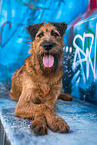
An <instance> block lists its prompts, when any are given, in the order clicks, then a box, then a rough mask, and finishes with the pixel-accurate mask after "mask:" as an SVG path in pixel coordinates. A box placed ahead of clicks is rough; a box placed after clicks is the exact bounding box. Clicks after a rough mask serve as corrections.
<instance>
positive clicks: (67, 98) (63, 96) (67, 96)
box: [58, 93, 73, 101]
mask: <svg viewBox="0 0 97 145" xmlns="http://www.w3.org/2000/svg"><path fill="white" fill-rule="evenodd" d="M58 99H61V100H64V101H72V99H73V97H72V96H71V95H70V94H68V93H65V94H64V93H61V94H60V95H59V97H58Z"/></svg>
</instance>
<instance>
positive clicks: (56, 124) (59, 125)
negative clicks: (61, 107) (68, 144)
mask: <svg viewBox="0 0 97 145" xmlns="http://www.w3.org/2000/svg"><path fill="white" fill-rule="evenodd" d="M49 128H50V129H51V130H52V131H54V132H58V133H67V132H68V131H69V129H70V127H69V126H68V124H67V123H66V122H65V121H64V120H63V119H62V118H61V117H59V116H58V117H56V118H55V119H54V121H53V123H52V124H50V126H49Z"/></svg>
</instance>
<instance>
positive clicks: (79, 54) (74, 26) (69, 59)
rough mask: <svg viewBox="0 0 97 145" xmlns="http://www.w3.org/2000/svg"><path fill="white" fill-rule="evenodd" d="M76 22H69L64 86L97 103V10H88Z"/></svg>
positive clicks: (73, 93) (67, 90) (77, 94)
mask: <svg viewBox="0 0 97 145" xmlns="http://www.w3.org/2000/svg"><path fill="white" fill-rule="evenodd" d="M77 21H78V22H77ZM77 21H74V22H73V23H71V24H70V25H69V28H68V30H67V32H66V35H65V42H66V43H65V44H66V46H65V47H64V53H65V55H64V62H63V63H64V64H63V67H64V77H63V84H64V89H65V92H69V93H72V95H73V96H75V97H78V98H80V99H83V100H88V101H91V102H95V101H96V100H97V9H95V10H92V11H91V12H86V13H85V14H83V15H82V16H81V18H80V20H79V18H78V20H77ZM67 70H68V71H67ZM67 78H68V81H66V80H67ZM66 82H69V83H67V84H66Z"/></svg>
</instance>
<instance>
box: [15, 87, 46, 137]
mask: <svg viewBox="0 0 97 145" xmlns="http://www.w3.org/2000/svg"><path fill="white" fill-rule="evenodd" d="M36 94H37V93H36ZM33 95H35V93H34V94H33V91H32V89H27V90H26V89H24V90H23V92H22V94H21V96H20V98H19V101H18V103H17V106H16V109H15V116H17V117H21V118H33V119H34V120H33V121H32V123H31V125H30V128H31V130H32V132H33V133H34V134H35V135H44V134H47V132H48V128H47V123H46V118H45V115H44V112H46V110H47V106H46V105H44V104H34V103H33V101H32V97H33Z"/></svg>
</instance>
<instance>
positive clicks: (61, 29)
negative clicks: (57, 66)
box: [51, 22, 67, 37]
mask: <svg viewBox="0 0 97 145" xmlns="http://www.w3.org/2000/svg"><path fill="white" fill-rule="evenodd" d="M51 24H53V25H54V26H55V27H56V29H57V30H58V32H59V33H60V35H61V37H62V36H63V35H64V32H65V30H66V28H67V24H66V23H61V22H60V23H51Z"/></svg>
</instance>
